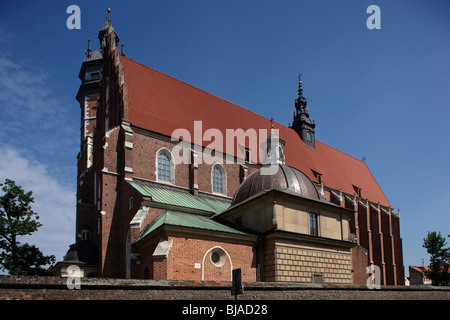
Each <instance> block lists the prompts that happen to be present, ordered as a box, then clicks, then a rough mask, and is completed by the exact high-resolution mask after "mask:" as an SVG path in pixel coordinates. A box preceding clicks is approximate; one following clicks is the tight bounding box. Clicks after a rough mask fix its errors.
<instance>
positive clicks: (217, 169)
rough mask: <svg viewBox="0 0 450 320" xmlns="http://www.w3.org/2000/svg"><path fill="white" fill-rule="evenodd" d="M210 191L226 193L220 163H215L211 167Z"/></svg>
mask: <svg viewBox="0 0 450 320" xmlns="http://www.w3.org/2000/svg"><path fill="white" fill-rule="evenodd" d="M212 191H213V192H215V193H222V194H225V193H226V174H225V170H224V168H223V167H222V166H221V165H220V164H215V165H214V166H213V169H212Z"/></svg>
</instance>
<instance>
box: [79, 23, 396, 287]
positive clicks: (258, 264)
mask: <svg viewBox="0 0 450 320" xmlns="http://www.w3.org/2000/svg"><path fill="white" fill-rule="evenodd" d="M116 36H117V35H116V34H115V32H114V31H112V32H110V33H109V36H108V37H107V39H106V47H105V48H104V50H103V60H102V79H101V84H99V86H98V88H97V90H98V92H97V93H96V94H92V92H90V95H89V96H86V100H84V99H83V100H82V101H81V100H80V107H81V109H82V123H83V124H84V123H85V124H86V125H83V126H82V129H81V148H80V154H79V157H78V189H77V226H76V234H79V233H81V230H82V229H83V228H85V227H86V226H88V227H89V229H90V230H91V235H92V238H91V239H92V242H93V243H94V244H96V245H97V246H98V248H99V274H100V276H102V277H113V278H126V277H132V278H138V279H161V280H192V281H229V280H230V277H231V270H232V269H234V268H239V267H240V268H242V269H243V276H244V280H245V281H288V282H305V283H308V282H312V281H313V278H314V275H320V276H321V277H322V281H323V282H326V283H335V284H345V283H347V284H349V283H352V282H353V283H363V282H364V280H365V279H366V278H367V277H366V274H365V266H367V264H368V263H373V264H376V265H378V266H380V268H381V269H382V277H383V278H382V284H399V285H401V284H403V281H404V275H403V258H402V244H401V238H400V230H399V220H398V219H399V217H398V216H397V215H394V214H393V213H392V212H391V208H386V207H380V206H379V205H375V204H374V203H371V202H370V201H369V200H367V199H363V198H362V197H356V196H354V195H349V194H343V193H342V192H340V191H338V190H335V189H329V188H327V187H326V186H324V185H320V184H321V182H320V181H315V182H316V184H317V185H318V186H319V187H321V188H322V189H324V190H325V191H324V197H325V198H327V199H328V200H329V201H330V202H331V203H334V204H337V205H338V206H341V207H344V208H347V209H350V210H354V213H355V215H354V218H352V219H350V230H351V232H352V233H354V234H355V235H357V237H356V241H357V244H358V245H359V246H361V247H363V248H364V249H366V250H367V252H364V250H357V249H350V248H345V249H342V248H341V249H333V250H330V249H327V248H321V247H319V246H318V247H314V248H307V247H305V246H301V245H295V246H292V245H288V244H280V243H273V245H272V246H271V247H270V246H269V247H267V246H266V247H265V248H264V250H262V249H261V248H260V247H258V246H257V244H256V243H251V241H250V242H248V241H247V242H245V243H240V242H239V241H237V240H236V241H232V237H231V236H229V237H228V238H229V239H226V240H224V239H217V238H216V237H215V236H214V235H212V234H205V235H204V236H203V237H199V236H198V235H196V236H195V237H194V236H192V235H188V236H180V235H176V234H171V233H165V234H164V237H165V239H166V240H167V241H172V248H171V249H170V251H169V254H168V256H167V257H153V252H154V251H155V249H156V247H157V245H158V242H159V240H160V238H159V237H156V238H154V239H152V240H151V241H149V242H148V243H146V245H145V246H142V247H139V248H135V247H133V246H132V245H131V243H132V242H133V241H135V240H136V239H138V237H139V234H140V233H141V232H142V231H143V229H144V228H145V227H146V226H148V225H149V224H151V223H152V222H153V221H154V220H155V218H156V217H158V215H160V214H161V213H162V212H163V211H164V210H165V209H168V208H172V209H173V206H172V207H171V206H169V205H166V206H162V205H158V204H154V203H152V201H151V199H144V198H143V196H142V195H141V194H140V193H139V192H138V191H137V190H136V189H134V188H133V187H131V186H130V184H129V183H128V181H132V180H133V179H142V180H145V181H152V182H159V181H158V179H157V167H156V166H157V154H158V151H159V150H161V149H167V150H168V151H169V152H171V153H173V152H174V147H175V145H176V142H173V141H170V137H167V136H165V135H163V134H159V133H157V132H154V131H151V130H147V129H143V128H141V127H137V126H135V125H133V123H131V122H130V119H129V116H128V114H129V111H130V110H129V105H128V87H127V83H126V81H125V80H126V77H124V68H123V65H122V63H121V62H120V59H119V55H120V54H119V51H118V50H117V48H116ZM124 79H125V80H124ZM87 119H91V120H89V121H87ZM86 135H88V136H89V137H87V136H86ZM191 147H192V149H194V146H193V145H192V146H191ZM190 152H191V154H190V155H189V157H193V153H192V151H190ZM222 166H223V169H224V171H225V177H226V187H225V194H214V193H213V190H212V170H213V165H212V164H206V163H200V164H198V165H195V164H194V163H193V162H192V163H191V164H185V163H182V164H176V165H175V168H174V179H173V181H171V182H170V183H168V182H162V184H166V185H172V186H176V187H178V188H180V189H182V190H187V191H189V192H190V193H191V194H194V195H198V194H208V195H213V196H216V197H218V198H222V199H228V200H229V201H230V202H231V199H232V198H233V196H234V194H235V193H236V191H237V190H238V188H239V186H240V184H241V183H242V182H243V180H244V179H245V178H246V177H247V176H248V175H250V174H251V173H253V172H254V171H256V170H257V169H258V168H259V167H260V166H259V165H255V164H250V163H248V162H246V163H245V164H238V163H234V164H226V163H224V164H223V165H222ZM339 194H340V197H339V199H338V197H337V196H336V195H339ZM130 199H132V201H131V202H130ZM144 207H145V210H146V215H145V216H143V217H142V219H141V221H140V223H139V225H133V226H130V223H131V221H132V220H133V218H134V217H135V216H136V214H137V213H138V212H139V210H143V209H144ZM177 210H181V211H183V210H186V209H183V208H177ZM202 214H203V213H202ZM212 214H213V213H212V212H211V213H209V215H212ZM342 240H343V241H347V240H348V239H342ZM77 241H78V239H77ZM215 247H220V248H221V249H223V250H224V252H225V254H226V259H225V262H224V264H223V265H222V266H220V267H217V266H216V265H214V264H213V263H212V262H211V257H210V256H208V254H210V253H211V252H210V250H211V249H212V248H215ZM263 253H264V257H262V255H263ZM131 256H133V258H131ZM271 268H274V269H273V270H272V269H271ZM352 270H353V273H352Z"/></svg>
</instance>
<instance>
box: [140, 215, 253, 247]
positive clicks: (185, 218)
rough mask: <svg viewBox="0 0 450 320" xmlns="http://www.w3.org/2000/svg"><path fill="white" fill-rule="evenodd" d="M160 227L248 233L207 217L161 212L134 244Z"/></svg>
mask: <svg viewBox="0 0 450 320" xmlns="http://www.w3.org/2000/svg"><path fill="white" fill-rule="evenodd" d="M162 225H172V226H181V227H189V228H196V229H204V230H211V231H218V232H227V233H234V234H242V235H249V234H248V233H245V232H242V231H239V230H236V229H233V228H231V227H228V226H226V225H224V224H221V223H219V222H217V221H214V220H212V219H211V218H209V217H205V216H200V215H196V214H190V213H184V212H177V211H169V210H166V211H164V212H162V213H161V214H160V215H159V216H158V217H157V218H156V219H155V220H154V221H153V222H152V223H150V224H149V225H147V226H146V227H145V228H144V230H142V232H141V234H140V235H139V238H138V239H137V240H136V241H135V242H138V241H140V240H141V239H143V238H145V237H146V236H147V235H149V234H150V233H152V232H153V231H155V230H156V229H158V228H159V227H161V226H162Z"/></svg>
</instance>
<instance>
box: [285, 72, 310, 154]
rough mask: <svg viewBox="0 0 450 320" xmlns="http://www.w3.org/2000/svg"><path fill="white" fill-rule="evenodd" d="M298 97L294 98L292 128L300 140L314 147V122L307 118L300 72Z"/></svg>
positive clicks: (307, 113) (307, 111)
mask: <svg viewBox="0 0 450 320" xmlns="http://www.w3.org/2000/svg"><path fill="white" fill-rule="evenodd" d="M297 78H298V97H297V99H295V111H294V122H293V123H292V127H291V128H292V129H294V130H295V131H296V132H297V133H298V135H299V136H300V138H301V139H302V141H303V142H304V143H305V144H306V145H307V146H309V147H311V148H315V137H314V128H315V127H316V124H315V123H314V121H311V119H310V118H309V109H307V108H306V104H307V102H306V97H304V96H303V87H302V74H301V73H299V74H298V77H297Z"/></svg>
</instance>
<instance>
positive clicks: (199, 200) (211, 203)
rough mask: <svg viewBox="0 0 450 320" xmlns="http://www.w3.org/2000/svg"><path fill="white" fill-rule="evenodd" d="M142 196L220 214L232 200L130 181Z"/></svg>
mask: <svg viewBox="0 0 450 320" xmlns="http://www.w3.org/2000/svg"><path fill="white" fill-rule="evenodd" d="M128 183H129V184H130V185H132V186H133V187H134V188H135V189H136V190H137V191H139V193H140V194H142V195H143V196H145V197H150V198H151V199H152V201H154V202H158V203H163V204H168V205H173V206H177V207H184V208H191V209H196V210H202V211H206V212H211V213H220V212H222V211H224V210H226V209H228V208H229V207H230V204H231V200H229V199H224V198H220V197H214V196H208V195H205V194H198V195H193V194H191V193H190V192H189V191H188V190H184V189H180V188H177V187H172V186H165V185H161V184H158V183H153V182H150V181H142V180H133V181H128Z"/></svg>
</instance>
